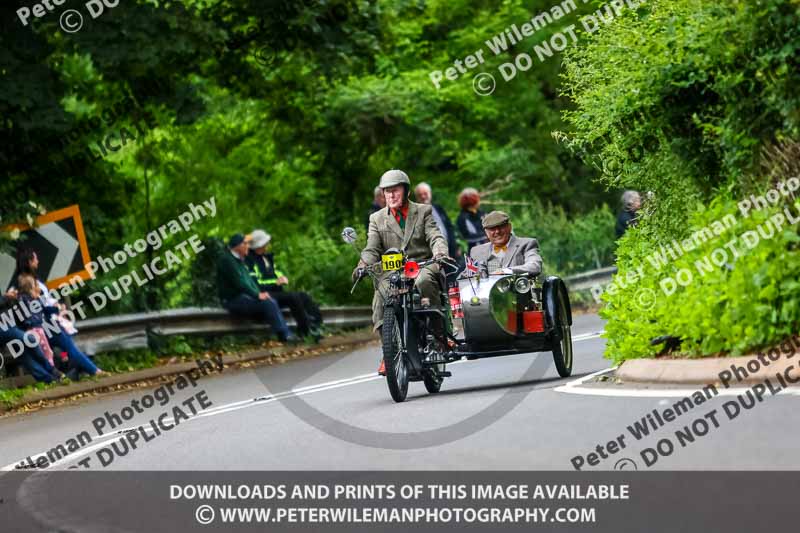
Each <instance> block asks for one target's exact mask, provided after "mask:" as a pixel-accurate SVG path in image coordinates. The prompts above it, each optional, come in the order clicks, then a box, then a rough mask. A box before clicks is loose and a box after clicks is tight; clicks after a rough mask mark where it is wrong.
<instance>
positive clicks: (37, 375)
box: [0, 289, 63, 383]
mask: <svg viewBox="0 0 800 533" xmlns="http://www.w3.org/2000/svg"><path fill="white" fill-rule="evenodd" d="M16 299H17V291H16V290H15V289H9V290H8V292H6V293H5V294H4V295H0V310H6V309H8V308H10V307H11V306H13V305H14V302H15V301H16ZM25 335H26V333H25V332H24V331H22V330H21V329H19V328H18V327H16V326H9V325H8V324H4V325H3V326H0V346H7V345H8V344H9V343H10V342H11V341H17V342H19V343H21V346H22V353H21V354H20V355H19V357H17V359H16V360H17V361H18V362H19V363H20V364H21V365H22V367H23V368H25V370H27V371H28V373H29V374H30V375H31V376H33V378H34V379H35V380H36V381H42V382H44V383H52V382H53V381H58V380H59V379H61V378H62V377H63V374H62V373H61V372H59V371H58V370H56V368H55V367H54V366H53V365H51V364H50V362H49V361H48V360H47V358H46V357H45V356H44V353H42V350H41V348H39V346H38V345H34V343H33V342H30V341H29V342H28V343H26V342H25ZM30 345H34V346H33V347H31V346H30Z"/></svg>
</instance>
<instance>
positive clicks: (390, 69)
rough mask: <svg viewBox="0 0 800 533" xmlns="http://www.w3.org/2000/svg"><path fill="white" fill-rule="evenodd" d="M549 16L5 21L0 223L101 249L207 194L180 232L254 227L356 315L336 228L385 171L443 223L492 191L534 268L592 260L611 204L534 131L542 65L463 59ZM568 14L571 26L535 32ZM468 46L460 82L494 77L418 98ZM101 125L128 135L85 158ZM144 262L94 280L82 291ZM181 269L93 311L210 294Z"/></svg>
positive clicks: (358, 214) (109, 16) (392, 6)
mask: <svg viewBox="0 0 800 533" xmlns="http://www.w3.org/2000/svg"><path fill="white" fill-rule="evenodd" d="M551 5H552V2H551V1H550V0H536V1H526V2H522V0H512V1H508V2H503V3H502V5H500V6H497V5H494V4H492V3H486V2H483V1H480V0H457V1H455V2H453V1H449V0H448V1H446V0H427V1H422V0H401V1H391V2H390V1H379V2H365V1H356V0H343V1H339V0H304V1H302V2H297V1H289V0H268V1H264V0H237V1H235V2H233V1H228V0H191V1H185V2H174V1H167V2H155V1H152V0H138V1H136V2H134V1H131V2H125V3H121V4H120V5H119V6H118V7H116V8H114V9H113V10H106V12H105V13H104V14H103V15H102V16H101V17H99V18H97V19H94V20H90V19H88V17H87V20H86V21H85V26H84V28H83V29H82V30H81V31H80V32H78V33H74V34H67V33H64V32H62V31H60V30H59V29H58V17H57V16H56V15H55V14H53V15H48V16H46V17H44V18H42V19H40V20H37V21H36V23H35V24H34V28H31V27H23V26H22V25H21V24H20V23H19V21H18V20H17V18H16V15H15V14H14V13H13V12H10V10H6V13H4V16H3V17H2V20H0V25H2V32H0V40H1V41H2V53H0V73H2V83H3V85H2V89H1V90H0V111H2V116H3V126H2V131H0V146H1V147H2V148H0V165H2V168H3V172H4V173H6V174H7V178H6V177H4V179H3V180H2V183H0V211H2V217H3V218H2V220H3V221H6V220H9V219H12V218H14V219H16V218H19V217H18V216H16V215H15V214H14V213H12V210H14V209H16V208H17V206H19V205H21V204H23V203H24V202H25V201H27V200H29V199H30V200H34V201H36V202H38V203H42V204H44V205H45V206H46V207H47V208H48V209H51V210H52V209H56V208H60V207H64V206H65V205H67V204H72V203H77V204H79V205H80V206H81V213H82V215H83V218H84V226H85V227H86V230H87V234H88V241H89V246H90V253H91V255H92V256H93V257H94V256H97V255H105V256H107V255H109V254H111V253H113V252H114V251H116V250H118V249H120V248H121V247H122V246H123V245H124V244H126V243H129V242H131V241H132V240H135V239H137V238H140V237H143V236H144V235H145V234H146V233H147V232H148V231H149V230H150V229H152V228H155V227H158V226H159V225H160V224H162V223H164V222H166V221H168V220H170V219H172V218H174V217H175V216H177V214H178V213H180V212H182V211H184V210H185V209H186V205H187V204H188V203H189V202H194V203H199V202H202V201H203V200H205V199H208V198H209V197H211V196H212V195H213V196H214V197H215V199H216V202H217V205H218V214H217V216H216V217H215V218H213V219H203V220H201V221H199V222H197V223H196V224H195V225H194V226H193V228H192V231H193V232H196V233H197V234H198V235H199V236H200V237H201V238H202V239H217V241H215V242H219V240H220V239H225V238H226V237H227V236H228V235H230V234H231V233H233V232H236V231H243V232H246V231H249V230H250V229H252V228H255V227H262V228H264V229H266V230H267V231H268V232H270V233H271V234H272V235H273V237H274V244H275V245H274V251H275V252H276V254H277V257H278V261H279V262H280V265H281V267H282V269H283V270H285V271H286V272H288V273H289V275H290V280H291V282H292V286H294V287H300V288H304V289H308V290H311V291H312V292H314V293H315V294H316V295H317V296H318V298H319V299H320V300H321V301H323V302H325V303H339V304H342V303H349V302H358V301H361V302H364V301H366V300H367V299H368V298H369V291H368V290H366V289H363V290H361V291H360V292H359V294H358V295H357V297H356V299H353V298H352V297H350V295H349V272H350V270H351V269H352V266H353V264H354V263H355V260H356V256H355V253H354V252H353V251H352V250H351V249H350V248H348V247H347V246H345V245H344V244H343V243H341V242H340V240H339V238H338V234H339V231H340V229H341V227H342V226H344V225H345V224H349V225H353V226H355V227H357V228H359V229H360V228H362V227H363V220H364V218H365V215H366V211H367V208H368V206H369V204H370V202H371V200H372V189H373V187H374V186H375V185H376V182H377V179H378V177H379V176H380V174H381V173H382V172H383V171H385V170H386V169H387V168H391V167H399V168H404V169H406V170H407V171H408V172H409V173H410V175H411V176H412V179H413V180H414V181H415V182H419V181H423V180H425V181H428V182H430V183H431V184H432V185H433V187H434V200H435V201H436V202H439V203H441V204H443V205H444V206H445V207H446V208H447V210H448V212H449V213H450V216H451V218H453V219H455V217H456V215H457V214H458V209H457V205H456V195H457V193H458V191H460V190H461V189H462V188H463V187H464V186H467V185H471V186H475V187H478V188H479V189H482V190H494V189H492V187H493V186H494V184H496V183H497V182H498V181H500V182H502V183H503V187H501V188H499V189H497V190H496V191H495V192H493V193H492V194H491V195H490V196H489V197H487V199H486V201H485V202H484V208H485V209H490V208H492V207H506V206H507V203H506V202H509V201H513V202H520V203H521V205H519V206H513V207H510V209H512V211H513V212H514V213H515V216H518V217H519V218H520V224H519V225H518V229H519V230H523V229H524V230H525V231H534V232H535V233H536V236H537V237H539V239H540V240H541V241H542V245H543V248H544V249H546V250H548V254H552V255H550V256H545V262H546V263H547V264H548V266H549V267H550V268H552V269H553V270H554V271H558V272H562V273H568V272H573V271H577V270H581V269H584V268H590V267H595V266H596V265H597V264H598V263H603V264H608V263H609V262H610V261H611V249H612V246H613V241H612V234H611V232H610V231H606V230H607V227H606V225H609V224H611V218H610V217H609V216H608V211H607V210H603V209H604V208H602V205H603V204H609V203H612V202H613V201H614V200H615V197H616V193H608V192H606V191H604V189H603V186H602V185H600V184H595V183H593V181H592V178H594V177H596V176H597V172H596V171H595V170H594V169H592V168H591V167H589V166H587V165H584V164H583V163H582V162H581V161H580V160H578V159H577V158H574V157H572V156H571V155H570V154H569V151H568V150H567V149H566V148H565V147H563V146H562V145H559V144H558V143H556V142H554V141H553V139H552V137H551V131H552V130H555V129H563V128H564V123H563V122H562V119H561V117H560V113H561V111H563V110H564V109H566V108H568V106H569V105H570V103H569V101H568V100H567V99H566V98H564V97H562V96H560V95H559V88H560V86H561V80H560V79H559V77H558V74H559V69H560V64H559V61H560V57H558V56H557V57H554V58H552V59H550V60H549V61H546V62H542V63H536V64H535V65H534V67H533V68H531V69H530V70H529V71H527V72H525V73H520V75H519V76H518V77H517V78H516V79H514V80H512V81H510V82H508V83H504V82H503V81H502V79H499V78H500V77H499V75H498V74H497V72H496V67H497V65H498V64H500V63H501V62H505V61H509V60H511V59H512V58H513V55H515V54H516V53H518V52H519V51H521V50H523V49H527V48H526V47H529V46H530V44H531V43H532V42H533V41H531V40H529V41H527V42H526V43H525V44H523V43H520V44H519V45H518V46H517V47H512V48H511V49H509V51H508V52H506V53H502V54H500V55H498V56H493V55H492V54H490V53H488V50H486V47H485V45H484V41H485V40H487V39H489V38H491V37H492V36H493V35H495V34H497V33H498V32H501V31H502V30H504V29H505V28H507V27H508V26H509V25H510V24H511V23H518V24H519V23H521V22H523V21H525V20H529V19H530V17H531V15H532V14H535V13H537V12H540V11H542V10H545V9H549V8H550V6H551ZM589 8H590V6H582V9H583V10H584V11H585V10H588V9H589ZM568 21H569V22H576V21H577V14H574V13H573V14H571V15H570V17H569V19H566V18H565V19H564V20H563V21H559V22H558V23H556V24H553V25H551V26H548V27H547V28H545V29H543V30H542V32H541V34H537V37H536V40H540V39H544V38H545V37H547V36H549V35H551V34H552V33H553V32H554V31H557V30H558V29H559V28H560V27H561V26H562V22H563V23H564V24H566V23H567V22H568ZM480 48H483V49H484V50H485V51H486V52H487V54H486V55H487V56H488V57H487V62H486V65H485V66H482V67H481V68H480V69H478V70H487V71H492V72H495V76H496V77H498V86H497V89H496V91H495V92H494V94H492V95H491V96H487V97H480V96H478V95H476V94H475V93H474V92H473V85H472V76H471V74H470V75H465V76H462V77H461V78H460V79H459V80H457V81H446V82H444V83H443V84H442V87H441V89H439V90H437V89H436V87H435V86H434V85H433V84H432V83H431V81H430V79H429V74H430V72H431V71H433V70H444V69H446V68H448V67H451V66H452V64H453V61H454V60H456V59H463V58H464V57H465V56H466V55H468V54H471V53H473V52H475V51H476V50H477V49H480ZM476 72H477V71H476ZM137 126H138V129H137ZM123 128H124V129H126V130H127V131H128V132H130V133H132V134H133V136H134V137H136V139H135V140H130V141H128V142H127V143H126V144H125V146H123V147H122V149H120V150H119V151H118V152H111V151H109V152H108V155H107V156H105V157H103V158H100V157H99V154H100V149H99V148H98V146H97V144H98V143H99V142H101V140H102V139H103V138H105V137H106V136H108V135H112V137H114V138H115V139H116V142H119V138H120V137H121V131H122V129H123ZM87 150H90V151H87ZM509 177H510V179H507V178H509ZM525 205H530V206H532V207H531V210H527V209H526V207H525ZM542 206H547V207H546V208H543V207H542ZM551 206H552V208H551ZM575 220H578V221H580V222H578V223H577V224H574V225H573V223H572V222H573V221H575ZM549 221H552V222H553V224H554V226H552V227H551V226H550V225H549ZM587 227H591V238H587V237H586V235H584V233H583V229H584V228H587ZM186 236H187V235H185V234H181V235H179V236H176V237H174V238H172V239H171V241H170V243H168V244H167V247H170V246H174V245H175V244H177V243H178V242H180V241H181V240H183V239H184V238H185V237H186ZM597 239H601V240H600V241H598V240H597ZM209 242H210V241H209ZM556 243H558V244H556ZM157 253H158V252H157ZM157 253H156V254H157ZM145 258H146V257H143V256H140V257H137V258H136V259H134V260H131V261H129V262H128V264H127V265H126V267H125V268H124V269H117V270H116V271H115V272H114V273H113V274H109V275H105V276H101V277H100V278H98V279H97V280H96V281H94V282H92V283H91V284H90V287H89V289H88V290H84V295H85V294H86V293H88V292H89V291H91V290H96V289H98V288H101V287H103V286H105V285H109V284H110V283H112V282H113V281H115V280H116V279H118V277H119V276H120V275H122V274H124V273H126V272H127V271H130V270H133V269H136V268H139V267H140V265H141V264H142V263H143V261H144V260H145ZM199 263H200V264H198V265H197V266H190V267H186V268H183V267H182V268H178V269H175V270H174V271H172V272H170V273H169V274H167V275H165V276H162V277H160V278H159V279H157V280H156V281H155V282H153V283H150V284H148V285H146V286H145V287H143V288H141V289H137V290H135V291H134V293H133V294H132V295H131V296H128V297H126V298H124V299H123V300H122V301H120V302H115V303H112V305H109V306H108V307H107V308H106V310H105V311H104V312H107V313H118V312H123V311H130V310H141V309H146V308H148V307H158V308H164V307H169V306H180V305H186V304H203V303H208V302H210V300H211V299H212V298H213V297H212V296H210V295H209V292H210V291H212V290H213V287H212V286H210V285H208V278H197V277H193V275H192V273H199V272H205V273H208V272H209V271H210V268H212V267H211V265H212V264H213V258H212V257H203V258H201V260H200V261H199ZM197 287H205V289H206V290H205V291H200V290H197Z"/></svg>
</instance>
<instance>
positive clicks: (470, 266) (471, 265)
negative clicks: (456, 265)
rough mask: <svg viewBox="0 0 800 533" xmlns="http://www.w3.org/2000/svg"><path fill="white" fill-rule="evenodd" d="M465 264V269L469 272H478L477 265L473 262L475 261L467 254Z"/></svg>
mask: <svg viewBox="0 0 800 533" xmlns="http://www.w3.org/2000/svg"><path fill="white" fill-rule="evenodd" d="M466 266H467V270H469V271H470V272H475V273H476V274H477V273H478V265H476V264H475V261H474V260H473V259H472V257H470V256H469V255H468V256H467V264H466Z"/></svg>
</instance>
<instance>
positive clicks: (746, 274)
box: [601, 198, 800, 362]
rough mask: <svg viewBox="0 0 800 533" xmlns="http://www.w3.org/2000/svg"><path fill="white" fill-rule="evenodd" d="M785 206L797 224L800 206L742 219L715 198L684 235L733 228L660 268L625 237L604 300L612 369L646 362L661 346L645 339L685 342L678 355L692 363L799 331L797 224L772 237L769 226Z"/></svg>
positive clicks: (647, 250) (727, 201)
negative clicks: (693, 359)
mask: <svg viewBox="0 0 800 533" xmlns="http://www.w3.org/2000/svg"><path fill="white" fill-rule="evenodd" d="M785 207H788V208H789V210H790V212H791V213H792V214H793V216H794V217H795V219H797V218H798V217H800V201H797V202H796V203H795V204H793V205H791V206H788V205H787V206H782V205H779V206H776V207H771V208H769V209H763V210H759V211H753V212H752V213H750V215H749V216H747V217H745V216H743V215H741V214H740V213H739V211H738V209H737V205H736V203H735V202H734V201H733V200H731V199H729V198H724V199H723V198H717V199H715V200H714V201H713V202H712V204H711V206H710V207H709V208H708V209H702V208H700V209H699V210H697V211H695V213H694V215H693V216H692V220H691V229H690V233H694V232H696V231H699V230H701V229H702V228H706V227H707V228H711V227H712V224H714V223H715V222H718V223H719V222H720V221H723V220H735V223H734V224H733V225H732V226H730V228H729V229H727V230H726V231H725V232H723V233H720V234H719V235H717V236H715V237H714V238H711V239H708V240H707V241H705V242H703V243H700V245H699V246H698V247H696V248H695V249H693V250H691V251H688V252H686V253H684V254H683V255H680V257H678V258H677V259H675V260H671V261H669V263H668V264H666V265H664V264H663V263H661V262H660V261H658V260H653V256H652V252H653V249H652V248H650V247H646V246H641V243H642V241H641V239H640V238H639V236H638V235H637V234H636V233H637V232H636V231H635V230H633V231H631V232H630V235H629V234H626V235H625V237H623V239H622V240H623V246H621V250H624V252H625V253H624V254H623V255H621V256H620V258H619V273H618V274H617V276H616V277H615V282H614V284H615V285H616V287H617V290H616V291H607V292H606V294H605V295H604V297H603V298H604V300H605V301H606V302H607V304H608V305H607V306H606V307H605V308H604V309H603V310H602V311H601V316H602V317H603V318H606V319H608V323H607V324H606V336H607V337H608V339H609V340H608V345H607V354H609V355H610V356H611V358H612V359H614V360H615V361H616V362H619V361H622V360H625V359H631V358H637V357H652V356H653V355H655V354H656V353H657V352H658V351H659V350H660V349H661V346H651V345H650V340H651V339H653V338H655V337H659V336H662V335H671V336H675V337H681V338H683V344H682V347H681V351H682V352H684V353H686V354H688V355H690V356H702V355H715V354H720V353H721V352H722V353H727V352H732V353H733V354H734V355H738V354H741V353H743V352H745V351H746V350H748V349H751V348H754V347H759V346H764V345H766V344H768V343H771V342H775V341H779V340H781V339H783V338H785V337H787V336H789V335H790V334H792V333H794V332H795V331H797V327H798V324H800V301H798V293H799V292H800V291H799V289H800V281H798V280H800V246H798V243H800V236H798V228H800V225H798V223H795V224H793V225H789V224H787V225H784V226H783V227H782V228H781V229H780V231H775V230H776V229H777V227H776V226H775V225H773V224H772V222H771V221H770V217H773V216H775V215H777V214H781V213H783V210H784V208H785ZM726 216H728V218H727V219H725V218H724V217H726ZM731 216H732V217H734V218H733V219H731ZM774 220H776V219H774ZM795 222H797V220H795ZM717 227H720V226H717ZM714 233H716V232H714ZM771 235H773V236H771ZM756 236H757V238H756ZM770 236H771V237H770ZM768 237H770V238H768ZM664 246H667V244H666V243H665V244H664ZM683 248H684V249H685V248H686V247H683ZM648 255H649V256H650V257H649V258H648V257H647V256H648ZM676 255H677V254H676ZM665 257H668V258H669V256H668V255H666V256H665ZM657 265H658V266H659V267H660V268H657V267H656V266H657Z"/></svg>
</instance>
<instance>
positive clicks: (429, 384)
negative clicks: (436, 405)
mask: <svg viewBox="0 0 800 533" xmlns="http://www.w3.org/2000/svg"><path fill="white" fill-rule="evenodd" d="M437 366H442V367H443V366H444V365H437ZM422 381H423V382H424V383H425V390H427V391H428V392H430V393H431V394H436V393H437V392H439V391H440V390H441V389H442V381H444V378H440V377H439V376H437V375H436V374H434V373H433V372H430V373H426V374H425V376H424V377H423V378H422Z"/></svg>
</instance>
